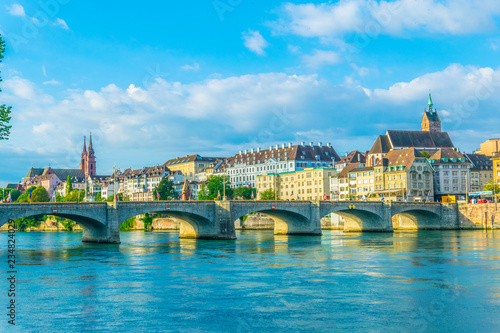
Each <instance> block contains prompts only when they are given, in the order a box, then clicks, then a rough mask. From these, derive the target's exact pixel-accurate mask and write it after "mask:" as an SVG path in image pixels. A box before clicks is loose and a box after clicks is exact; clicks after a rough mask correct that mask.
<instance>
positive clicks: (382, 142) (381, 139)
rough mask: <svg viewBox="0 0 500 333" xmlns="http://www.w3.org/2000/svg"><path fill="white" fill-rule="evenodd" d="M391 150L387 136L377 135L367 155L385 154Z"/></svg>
mask: <svg viewBox="0 0 500 333" xmlns="http://www.w3.org/2000/svg"><path fill="white" fill-rule="evenodd" d="M391 149H392V145H391V142H390V141H389V137H388V136H387V135H379V136H378V138H377V140H376V141H375V143H374V144H373V147H372V149H370V152H369V154H387V153H388V152H390V151H391Z"/></svg>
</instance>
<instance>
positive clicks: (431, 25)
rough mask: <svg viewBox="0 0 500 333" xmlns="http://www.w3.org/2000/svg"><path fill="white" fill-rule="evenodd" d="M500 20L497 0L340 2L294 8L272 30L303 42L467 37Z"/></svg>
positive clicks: (288, 6)
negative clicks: (363, 36)
mask: <svg viewBox="0 0 500 333" xmlns="http://www.w3.org/2000/svg"><path fill="white" fill-rule="evenodd" d="M499 16H500V2H499V1H497V0H482V1H475V0H443V1H439V0H419V1H416V0H396V1H376V0H340V1H338V2H335V3H323V4H312V3H309V4H299V5H296V4H291V3H287V4H285V5H284V6H283V7H282V17H281V19H280V20H279V21H278V22H274V24H272V26H273V28H274V30H275V31H276V32H281V33H292V34H296V35H299V36H304V37H320V38H331V37H342V36H344V35H345V34H347V33H352V32H357V33H363V34H367V35H369V36H373V35H378V34H388V35H401V34H405V33H408V32H419V31H420V32H421V31H424V32H426V33H429V32H430V33H434V34H453V35H462V34H470V33H480V32H489V31H494V30H495V28H496V22H495V21H496V19H498V18H499Z"/></svg>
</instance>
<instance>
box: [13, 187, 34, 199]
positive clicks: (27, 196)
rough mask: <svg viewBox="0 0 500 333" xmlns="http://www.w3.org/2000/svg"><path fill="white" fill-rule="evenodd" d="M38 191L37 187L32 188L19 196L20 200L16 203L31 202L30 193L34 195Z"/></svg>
mask: <svg viewBox="0 0 500 333" xmlns="http://www.w3.org/2000/svg"><path fill="white" fill-rule="evenodd" d="M35 189H36V186H30V187H29V188H27V189H26V191H24V193H23V194H21V195H20V196H19V198H17V201H16V202H29V201H30V198H29V196H30V192H31V194H32V195H33V191H34V190H35Z"/></svg>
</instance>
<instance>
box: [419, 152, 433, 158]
mask: <svg viewBox="0 0 500 333" xmlns="http://www.w3.org/2000/svg"><path fill="white" fill-rule="evenodd" d="M421 153H422V155H424V156H425V158H427V159H429V158H431V155H429V153H428V152H426V151H421Z"/></svg>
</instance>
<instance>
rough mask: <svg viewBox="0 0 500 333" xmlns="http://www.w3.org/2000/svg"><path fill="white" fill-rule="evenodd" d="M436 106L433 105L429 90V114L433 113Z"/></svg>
mask: <svg viewBox="0 0 500 333" xmlns="http://www.w3.org/2000/svg"><path fill="white" fill-rule="evenodd" d="M433 106H434V104H433V103H432V96H431V88H429V112H430V113H432V111H433Z"/></svg>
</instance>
